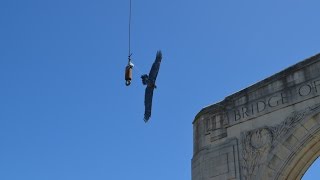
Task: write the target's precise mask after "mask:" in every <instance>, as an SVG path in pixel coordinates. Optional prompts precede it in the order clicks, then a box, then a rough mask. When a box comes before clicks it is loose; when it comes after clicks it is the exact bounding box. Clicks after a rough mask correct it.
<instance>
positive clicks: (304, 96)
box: [192, 54, 320, 180]
mask: <svg viewBox="0 0 320 180" xmlns="http://www.w3.org/2000/svg"><path fill="white" fill-rule="evenodd" d="M319 112H320V54H318V55H316V56H313V57H311V58H309V59H306V60H304V61H302V62H300V63H298V64H296V65H294V66H292V67H289V68H287V69H286V70H284V71H282V72H279V73H277V74H275V75H273V76H271V77H269V78H267V79H265V80H263V81H261V82H258V83H256V84H254V85H252V86H250V87H248V88H246V89H244V90H241V91H239V92H237V93H235V94H233V95H231V96H228V97H226V98H225V99H224V100H223V101H221V102H219V103H217V104H214V105H211V106H208V107H206V108H203V109H202V110H201V111H200V112H199V113H198V114H197V115H196V117H195V120H194V122H193V132H194V136H193V144H194V154H193V159H192V180H216V179H243V180H251V179H259V180H260V179H287V178H289V179H300V178H301V177H302V175H303V174H304V172H305V171H306V170H307V169H308V167H309V166H310V165H311V163H312V162H313V161H314V159H316V158H317V157H318V156H319V155H320V143H318V142H320V116H319Z"/></svg>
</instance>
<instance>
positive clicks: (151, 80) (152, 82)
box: [141, 51, 162, 122]
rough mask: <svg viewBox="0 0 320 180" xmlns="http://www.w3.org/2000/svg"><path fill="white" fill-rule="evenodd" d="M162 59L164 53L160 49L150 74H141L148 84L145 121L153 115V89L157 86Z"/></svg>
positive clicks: (145, 83)
mask: <svg viewBox="0 0 320 180" xmlns="http://www.w3.org/2000/svg"><path fill="white" fill-rule="evenodd" d="M161 59H162V53H161V51H158V52H157V55H156V59H155V61H154V63H153V64H152V67H151V70H150V72H149V75H147V74H144V75H142V76H141V79H142V84H143V85H147V87H146V91H145V97H144V106H145V111H144V122H148V120H149V118H150V116H151V108H152V96H153V90H154V88H157V86H156V79H157V75H158V72H159V69H160V63H161Z"/></svg>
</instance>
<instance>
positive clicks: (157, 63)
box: [149, 51, 162, 83]
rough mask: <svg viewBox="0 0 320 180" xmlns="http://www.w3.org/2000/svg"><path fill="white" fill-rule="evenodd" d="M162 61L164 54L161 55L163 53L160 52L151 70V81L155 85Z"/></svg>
mask: <svg viewBox="0 0 320 180" xmlns="http://www.w3.org/2000/svg"><path fill="white" fill-rule="evenodd" d="M161 59H162V53H161V51H158V52H157V55H156V59H155V61H154V63H153V64H152V67H151V70H150V72H149V80H151V81H152V82H153V83H155V82H156V79H157V76H158V72H159V69H160V63H161Z"/></svg>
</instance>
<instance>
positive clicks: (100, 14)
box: [0, 0, 320, 180]
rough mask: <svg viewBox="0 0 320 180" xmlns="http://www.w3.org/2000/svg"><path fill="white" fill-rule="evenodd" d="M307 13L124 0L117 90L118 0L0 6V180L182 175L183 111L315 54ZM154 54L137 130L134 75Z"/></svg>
mask: <svg viewBox="0 0 320 180" xmlns="http://www.w3.org/2000/svg"><path fill="white" fill-rule="evenodd" d="M319 6H320V2H319V1H317V0H306V1H301V0H290V1H289V0H283V1H276V0H269V1H256V0H245V1H225V0H216V1H212V0H202V1H192V0H184V1H182V0H176V1H174V0H162V1H150V0H149V1H138V0H132V33H131V35H132V39H131V40H132V44H131V45H132V49H131V50H132V53H133V55H132V59H133V62H134V64H135V65H136V66H135V70H134V79H133V82H132V85H131V86H130V87H126V86H125V85H124V67H125V65H126V63H127V55H128V11H129V0H90V1H89V0H55V1H46V0H28V1H23V0H1V1H0V83H1V85H0V93H1V95H0V109H1V110H0V142H1V144H0V179H1V180H22V179H23V180H70V179H75V180H92V179H94V180H102V179H104V180H105V179H108V180H127V179H137V180H150V179H152V180H185V179H191V167H190V166H191V158H192V121H193V118H194V116H195V115H196V114H197V112H199V111H200V110H201V108H202V107H204V106H207V105H209V104H213V103H215V102H218V101H220V100H222V99H223V98H224V97H225V96H228V95H230V94H232V93H234V92H237V91H239V90H241V89H243V88H245V87H247V86H249V85H251V84H254V83H256V82H258V81H260V80H262V79H264V78H266V77H268V76H270V75H272V74H274V73H276V72H279V71H281V70H283V69H284V68H286V67H288V66H291V65H293V64H295V63H297V62H299V61H301V60H303V59H305V58H308V57H310V56H313V55H315V54H317V53H319V52H320V49H319V42H320V36H319V32H320V24H319ZM159 49H161V50H162V52H163V63H162V65H161V69H160V72H159V76H158V79H157V84H158V88H157V89H156V91H155V92H154V101H153V112H152V117H151V120H150V121H149V123H147V124H145V123H144V122H143V113H144V107H143V98H144V87H143V86H142V85H141V82H140V75H141V74H142V73H146V72H148V71H149V69H150V67H151V64H152V62H153V60H154V58H155V53H156V51H157V50H159ZM319 168H320V162H319V160H318V161H317V162H315V164H314V165H313V166H312V167H311V168H310V170H309V171H308V172H307V175H306V177H305V179H304V180H310V179H315V178H316V177H319V176H320V174H319V171H318V172H317V171H316V169H319Z"/></svg>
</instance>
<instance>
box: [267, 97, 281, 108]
mask: <svg viewBox="0 0 320 180" xmlns="http://www.w3.org/2000/svg"><path fill="white" fill-rule="evenodd" d="M278 98H279V97H278V96H272V97H270V98H269V100H268V105H269V106H270V107H277V106H278V105H279V99H278ZM274 99H277V100H276V101H274Z"/></svg>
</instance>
